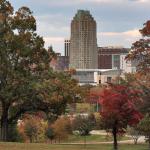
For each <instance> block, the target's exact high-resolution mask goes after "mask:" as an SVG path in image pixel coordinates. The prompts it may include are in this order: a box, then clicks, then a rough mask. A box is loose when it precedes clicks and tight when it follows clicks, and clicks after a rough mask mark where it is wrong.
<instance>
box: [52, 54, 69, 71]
mask: <svg viewBox="0 0 150 150" xmlns="http://www.w3.org/2000/svg"><path fill="white" fill-rule="evenodd" d="M56 54H57V57H56V58H53V59H52V61H51V62H50V66H51V67H52V68H53V69H54V70H55V71H64V70H68V69H69V57H68V56H61V54H60V53H56Z"/></svg>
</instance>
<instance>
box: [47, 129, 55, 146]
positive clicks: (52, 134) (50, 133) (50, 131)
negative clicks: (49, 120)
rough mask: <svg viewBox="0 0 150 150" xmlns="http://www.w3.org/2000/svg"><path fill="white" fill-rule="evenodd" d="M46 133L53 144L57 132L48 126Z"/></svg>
mask: <svg viewBox="0 0 150 150" xmlns="http://www.w3.org/2000/svg"><path fill="white" fill-rule="evenodd" d="M45 135H46V137H47V138H48V139H50V140H51V144H52V141H53V139H54V138H55V134H54V131H53V129H52V128H51V127H48V128H47V130H46V132H45Z"/></svg>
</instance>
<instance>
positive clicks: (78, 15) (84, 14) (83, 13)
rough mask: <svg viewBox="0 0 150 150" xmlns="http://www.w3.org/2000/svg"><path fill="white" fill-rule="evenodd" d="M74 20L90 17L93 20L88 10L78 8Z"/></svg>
mask: <svg viewBox="0 0 150 150" xmlns="http://www.w3.org/2000/svg"><path fill="white" fill-rule="evenodd" d="M74 19H75V20H81V19H91V20H94V18H93V17H92V15H91V14H90V11H89V10H78V11H77V13H76V15H75V17H74Z"/></svg>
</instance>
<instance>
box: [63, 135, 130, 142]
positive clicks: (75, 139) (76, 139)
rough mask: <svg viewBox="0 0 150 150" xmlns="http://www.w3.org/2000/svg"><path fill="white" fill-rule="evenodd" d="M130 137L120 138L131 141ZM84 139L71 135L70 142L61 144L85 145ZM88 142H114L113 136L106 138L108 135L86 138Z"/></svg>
mask: <svg viewBox="0 0 150 150" xmlns="http://www.w3.org/2000/svg"><path fill="white" fill-rule="evenodd" d="M130 139H131V138H129V137H125V136H123V137H120V138H118V141H119V140H130ZM83 141H84V137H83V136H79V135H71V136H69V138H68V140H64V141H61V143H83ZM86 141H87V142H107V141H113V138H112V136H106V135H90V136H86Z"/></svg>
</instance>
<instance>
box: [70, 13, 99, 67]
mask: <svg viewBox="0 0 150 150" xmlns="http://www.w3.org/2000/svg"><path fill="white" fill-rule="evenodd" d="M69 58H70V68H75V69H97V67H98V66H97V60H98V58H97V31H96V21H95V20H94V18H93V17H92V15H91V14H90V12H89V11H85V10H78V12H77V14H76V15H75V17H74V18H73V20H72V22H71V39H70V57H69Z"/></svg>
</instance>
